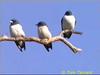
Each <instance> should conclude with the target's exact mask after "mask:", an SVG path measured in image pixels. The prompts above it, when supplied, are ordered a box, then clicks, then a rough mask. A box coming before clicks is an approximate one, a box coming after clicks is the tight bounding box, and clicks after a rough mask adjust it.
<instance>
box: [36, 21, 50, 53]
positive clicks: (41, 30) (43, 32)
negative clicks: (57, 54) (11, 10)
mask: <svg viewBox="0 0 100 75" xmlns="http://www.w3.org/2000/svg"><path fill="white" fill-rule="evenodd" d="M36 25H37V28H38V29H37V30H38V36H39V38H40V39H50V38H51V37H52V34H51V32H50V31H49V29H48V26H47V24H46V23H45V22H44V21H40V22H38V23H37V24H36ZM44 47H45V48H46V50H47V51H48V52H49V48H50V49H52V43H49V44H44Z"/></svg>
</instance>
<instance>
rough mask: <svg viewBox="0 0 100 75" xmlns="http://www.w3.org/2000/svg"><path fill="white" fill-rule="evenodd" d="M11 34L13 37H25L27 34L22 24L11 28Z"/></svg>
mask: <svg viewBox="0 0 100 75" xmlns="http://www.w3.org/2000/svg"><path fill="white" fill-rule="evenodd" d="M10 33H11V36H12V37H17V36H25V33H24V31H23V29H22V26H21V25H20V24H16V25H12V26H11V27H10Z"/></svg>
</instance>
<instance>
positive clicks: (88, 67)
mask: <svg viewBox="0 0 100 75" xmlns="http://www.w3.org/2000/svg"><path fill="white" fill-rule="evenodd" d="M99 2H100V1H98V0H88V1H86V0H84V1H79V0H76V1H73V0H66V1H65V0H61V1H60V0H59V1H57V0H56V1H55V2H53V0H51V1H50V0H48V1H45V0H44V1H43V0H42V1H39V0H37V1H32V0H27V1H25V2H24V0H22V1H14V0H13V1H12V0H7V1H6V0H1V2H0V34H6V35H8V36H10V34H9V25H10V23H9V21H10V19H12V18H16V19H18V20H19V21H20V23H21V24H22V26H23V29H24V31H25V33H26V36H36V37H37V27H36V25H35V24H37V22H39V21H45V22H46V23H47V24H48V27H49V29H50V31H51V33H52V35H53V36H56V35H58V34H59V32H60V31H61V26H60V21H61V18H62V16H63V15H64V13H65V12H66V11H67V10H69V9H70V10H71V11H72V12H73V14H74V15H75V17H76V19H77V26H76V29H75V30H77V31H80V32H83V35H82V36H79V35H73V36H72V37H71V39H69V41H70V42H71V43H73V44H74V45H75V46H77V47H79V48H82V49H83V50H82V52H81V53H78V54H74V53H73V52H72V51H71V50H70V49H69V48H68V47H67V46H66V45H65V44H63V43H62V42H54V43H53V50H52V51H50V52H49V53H48V52H47V51H46V49H45V48H44V47H43V46H42V45H41V44H38V43H35V42H33V43H32V42H31V43H29V42H27V43H26V48H27V49H26V51H24V52H23V53H21V52H20V51H19V50H18V48H17V47H16V45H15V43H14V42H0V73H1V74H2V73H3V74H5V73H6V74H7V73H21V74H24V73H26V74H34V73H37V74H38V73H39V74H41V73H49V74H52V73H54V74H61V73H62V72H66V73H68V71H75V72H77V73H78V72H79V71H82V72H92V73H100V58H99V57H100V41H99V39H100V35H99V33H100V3H99Z"/></svg>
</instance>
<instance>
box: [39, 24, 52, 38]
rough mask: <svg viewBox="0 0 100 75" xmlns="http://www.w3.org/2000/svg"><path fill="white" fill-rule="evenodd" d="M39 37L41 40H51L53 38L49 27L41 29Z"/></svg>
mask: <svg viewBox="0 0 100 75" xmlns="http://www.w3.org/2000/svg"><path fill="white" fill-rule="evenodd" d="M38 35H39V38H41V39H45V38H47V39H49V38H51V37H52V35H51V33H50V31H49V29H48V27H47V26H41V27H39V28H38Z"/></svg>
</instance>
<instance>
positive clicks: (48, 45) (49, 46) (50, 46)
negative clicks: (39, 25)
mask: <svg viewBox="0 0 100 75" xmlns="http://www.w3.org/2000/svg"><path fill="white" fill-rule="evenodd" d="M44 47H45V48H46V50H47V51H48V52H49V48H51V49H52V43H49V44H47V45H44Z"/></svg>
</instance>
